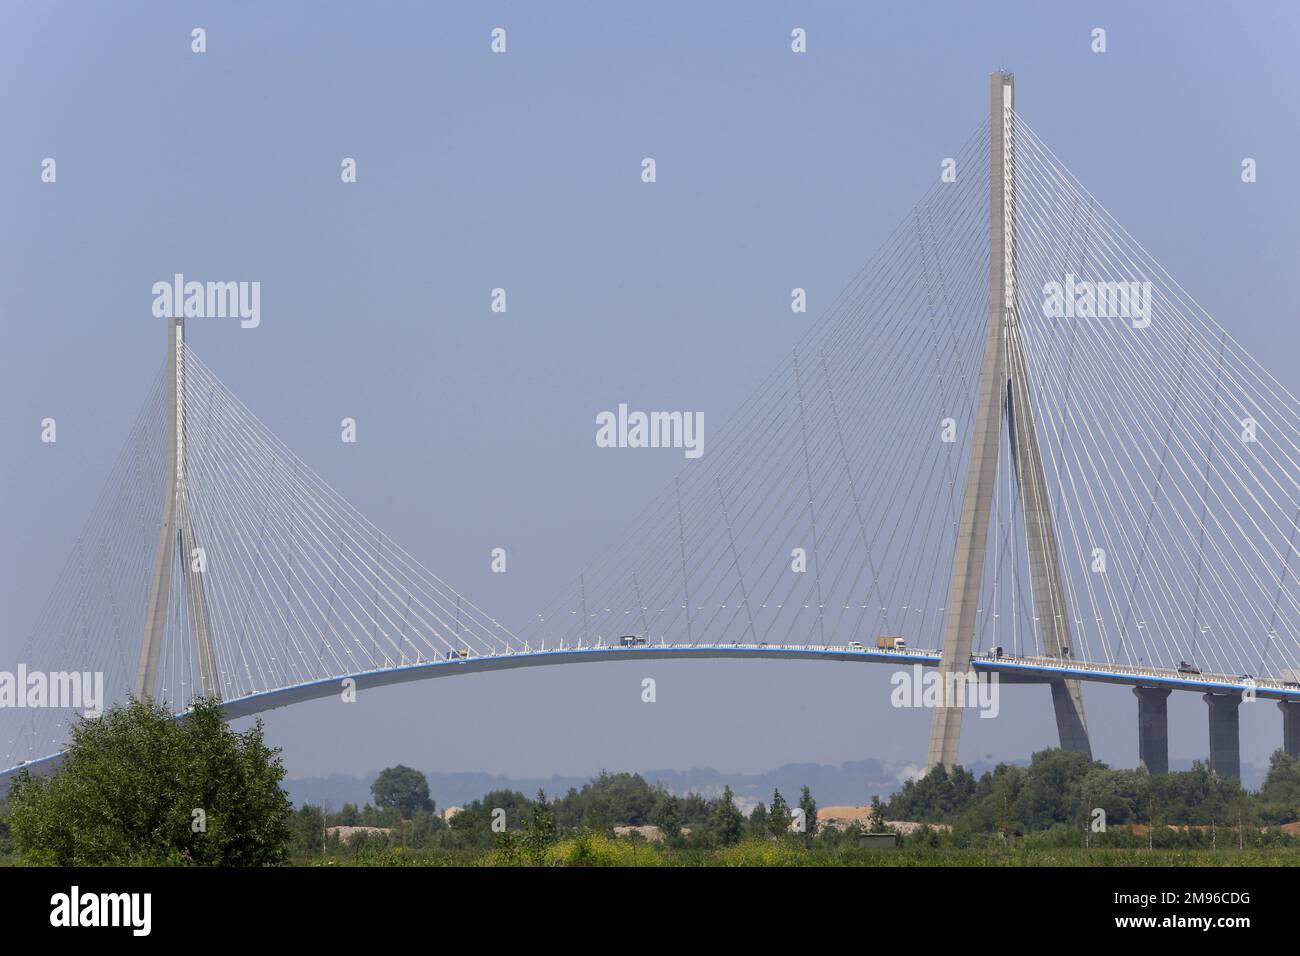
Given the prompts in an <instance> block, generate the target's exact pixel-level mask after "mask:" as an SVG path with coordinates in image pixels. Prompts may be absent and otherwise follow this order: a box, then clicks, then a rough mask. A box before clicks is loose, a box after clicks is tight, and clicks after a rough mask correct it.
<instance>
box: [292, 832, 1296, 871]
mask: <svg viewBox="0 0 1300 956" xmlns="http://www.w3.org/2000/svg"><path fill="white" fill-rule="evenodd" d="M294 862H295V863H296V864H298V865H305V866H867V867H894V866H1096V867H1101V866H1114V867H1123V866H1169V867H1184V866H1268V867H1273V866H1300V848H1279V849H1251V848H1248V849H1245V850H1238V849H1236V848H1222V849H1216V850H1208V849H1199V850H1159V849H1158V850H1148V849H1084V848H1082V847H1079V848H1048V847H1012V848H1006V849H944V848H940V849H935V848H930V847H900V848H898V849H894V850H859V849H856V848H841V849H835V850H821V849H814V850H808V849H804V848H803V847H799V846H790V845H782V844H779V843H774V842H766V841H764V842H760V841H746V842H743V843H740V844H738V845H736V846H732V847H725V848H722V849H717V850H690V849H688V850H674V849H658V848H656V847H653V846H649V845H647V844H644V843H631V842H629V841H626V840H616V839H610V838H608V837H604V836H598V835H593V836H589V837H585V838H582V837H580V838H575V839H569V840H563V841H561V842H559V843H557V844H555V845H553V846H550V847H547V848H546V850H545V852H544V855H543V856H542V858H541V859H536V858H532V859H523V858H520V857H519V856H517V855H513V854H505V853H501V852H499V851H494V850H488V851H471V850H413V849H407V848H404V847H397V848H383V849H373V850H362V851H360V852H357V853H349V852H346V851H345V852H342V853H335V854H328V855H325V856H314V857H307V858H299V859H296V860H295V861H294Z"/></svg>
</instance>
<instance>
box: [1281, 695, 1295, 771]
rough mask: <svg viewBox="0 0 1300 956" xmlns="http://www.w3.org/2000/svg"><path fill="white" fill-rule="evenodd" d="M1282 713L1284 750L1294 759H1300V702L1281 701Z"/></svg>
mask: <svg viewBox="0 0 1300 956" xmlns="http://www.w3.org/2000/svg"><path fill="white" fill-rule="evenodd" d="M1277 709H1278V710H1280V711H1282V750H1283V752H1284V753H1288V754H1290V755H1291V756H1292V757H1300V700H1279V701H1278V702H1277Z"/></svg>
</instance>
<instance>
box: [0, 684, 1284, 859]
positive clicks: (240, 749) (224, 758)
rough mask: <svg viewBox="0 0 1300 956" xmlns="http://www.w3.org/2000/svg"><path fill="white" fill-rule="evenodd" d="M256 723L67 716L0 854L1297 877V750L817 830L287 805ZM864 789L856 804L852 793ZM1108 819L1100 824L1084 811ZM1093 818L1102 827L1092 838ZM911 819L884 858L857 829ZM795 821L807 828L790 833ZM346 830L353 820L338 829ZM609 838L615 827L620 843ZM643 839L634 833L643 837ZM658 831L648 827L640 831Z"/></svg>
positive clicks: (625, 780) (590, 797)
mask: <svg viewBox="0 0 1300 956" xmlns="http://www.w3.org/2000/svg"><path fill="white" fill-rule="evenodd" d="M283 776H284V769H283V767H282V766H281V762H280V758H279V755H278V751H276V750H272V749H269V748H267V747H266V746H265V745H264V743H263V741H262V727H261V724H260V722H259V723H258V724H257V725H256V726H254V728H253V729H252V730H249V731H247V732H245V733H243V734H235V733H232V732H231V731H230V729H229V728H228V727H227V726H226V724H225V723H224V722H223V720H222V713H221V707H220V705H219V704H218V703H216V702H209V701H199V702H197V703H196V705H195V708H194V710H193V713H192V714H191V715H190V716H188V717H187V718H186V719H184V720H175V719H173V718H172V717H171V716H170V715H169V714H168V712H167V710H166V708H165V707H162V706H156V705H152V704H143V703H138V702H132V703H131V704H129V705H128V706H124V707H119V708H114V709H113V710H111V711H109V712H108V713H107V714H106V715H104V717H102V718H99V719H84V720H81V721H80V722H79V723H78V724H77V726H76V727H75V728H74V730H73V743H72V746H71V748H70V749H69V751H68V754H67V757H66V760H65V761H64V763H63V765H62V767H61V768H60V769H59V770H58V771H57V772H56V773H54V774H53V775H52V776H50V777H44V778H42V777H33V776H30V775H28V774H27V773H26V772H23V773H20V774H19V775H18V776H17V777H15V778H14V783H13V787H12V789H11V791H10V794H9V796H8V799H7V800H6V801H4V802H0V860H8V861H10V862H18V863H28V864H58V865H91V866H94V865H116V864H147V865H175V864H191V865H196V864H198V865H202V864H208V865H237V866H238V865H266V864H279V863H285V862H293V863H297V864H306V865H345V866H352V865H385V866H396V865H420V866H955V865H980V866H1000V865H1015V866H1053V865H1063V866H1079V865H1100V866H1124V865H1134V864H1143V865H1218V864H1232V865H1260V866H1264V865H1300V833H1297V832H1295V831H1296V829H1297V828H1295V827H1286V829H1283V827H1284V825H1287V824H1293V823H1296V822H1297V820H1298V819H1300V758H1296V757H1290V756H1287V755H1285V754H1283V753H1282V752H1280V751H1279V752H1277V753H1275V754H1274V755H1273V757H1272V761H1271V763H1270V767H1269V772H1268V776H1267V779H1266V780H1265V782H1264V785H1263V786H1262V787H1261V788H1260V790H1259V792H1257V793H1250V792H1247V791H1246V790H1244V789H1243V788H1242V787H1241V786H1240V784H1239V783H1238V782H1237V781H1235V780H1225V779H1222V778H1220V777H1218V776H1217V775H1215V774H1214V773H1212V772H1211V771H1210V770H1209V769H1207V768H1206V767H1204V766H1202V765H1199V764H1198V765H1195V766H1193V768H1192V769H1191V770H1190V771H1186V772H1182V773H1171V774H1161V775H1158V776H1152V775H1150V774H1148V773H1146V772H1145V771H1143V770H1136V771H1135V770H1112V769H1110V768H1109V767H1107V766H1106V765H1105V764H1103V763H1099V762H1095V761H1089V760H1087V759H1086V758H1084V757H1083V756H1081V755H1079V754H1073V753H1066V752H1064V751H1060V750H1048V751H1043V752H1042V753H1038V754H1034V756H1033V758H1032V760H1031V762H1030V764H1029V765H1028V766H1027V767H1022V766H1016V765H1008V764H1001V765H999V766H997V767H996V768H995V769H994V770H992V771H991V772H989V773H985V774H984V775H983V776H981V777H979V778H976V777H975V776H974V775H972V774H970V773H968V772H967V771H965V770H964V769H962V768H960V767H958V768H955V769H954V770H953V771H952V772H951V773H949V772H946V771H945V770H943V769H942V768H938V769H936V770H934V771H933V772H931V773H930V774H928V775H927V776H925V777H924V778H922V779H919V780H915V781H909V782H908V783H906V784H905V785H904V786H903V787H902V789H901V790H900V791H899V792H897V793H896V794H894V795H893V796H892V797H891V798H890V799H889V800H888V801H884V800H881V799H880V797H879V796H876V797H873V798H872V800H871V810H870V813H869V814H868V815H867V818H866V820H865V822H863V823H852V824H850V825H848V826H846V827H840V826H827V825H825V824H823V825H821V826H819V825H818V821H817V804H816V801H815V800H814V799H813V796H812V794H811V792H810V791H809V788H808V787H803V788H802V790H801V793H800V795H799V800H798V804H797V808H796V807H792V806H791V803H790V801H789V799H787V797H786V796H785V795H783V794H782V793H781V792H780V791H779V790H776V791H774V792H773V793H772V798H771V801H770V803H768V804H767V805H764V804H762V803H760V804H758V805H757V806H756V807H754V808H753V810H752V812H751V813H750V814H749V816H748V817H746V816H745V815H744V814H743V813H742V812H741V810H740V808H739V807H737V805H736V799H735V795H734V794H733V793H732V791H731V788H730V787H724V789H723V791H722V793H721V794H718V795H717V796H714V797H705V796H703V795H700V794H689V795H686V796H678V795H675V794H672V793H670V792H668V791H667V790H666V789H665V788H664V787H662V786H661V785H654V784H650V783H647V782H646V781H645V780H644V779H643V778H642V777H640V776H639V775H637V774H628V773H608V772H602V773H601V774H600V776H598V777H597V778H595V779H594V780H591V781H590V782H589V783H587V784H585V785H584V786H583V787H581V788H574V789H570V790H569V791H568V792H567V793H565V794H564V795H562V796H559V797H556V798H550V797H548V796H547V794H546V793H544V792H542V791H538V793H537V794H536V795H535V796H534V797H532V798H529V797H527V796H525V795H524V794H522V793H519V792H516V791H512V790H497V791H492V792H490V793H487V794H484V795H483V797H481V798H480V799H478V800H474V801H472V802H471V803H469V804H468V805H467V806H465V807H464V808H463V809H461V810H460V811H459V812H457V813H455V814H454V815H451V816H450V817H449V818H448V819H447V820H444V819H443V817H442V816H440V815H439V814H438V813H437V812H436V810H437V808H436V806H435V804H434V801H433V799H432V798H431V796H430V793H429V785H428V781H427V780H426V779H425V777H424V775H423V774H422V773H420V772H419V771H417V770H414V769H412V768H410V767H406V766H402V765H398V766H396V767H390V768H388V769H386V770H384V771H383V772H382V773H380V774H379V775H378V777H377V778H376V779H375V781H374V783H373V784H372V786H371V796H372V800H373V803H371V804H366V805H365V806H363V807H357V806H355V805H354V804H345V805H344V806H343V808H342V809H341V810H339V811H338V812H337V813H327V812H325V811H324V810H323V809H322V808H320V807H314V806H310V805H307V806H302V807H299V808H297V809H296V810H295V809H293V808H292V807H291V806H290V804H289V801H288V799H287V798H286V797H285V795H284V792H283V791H282V790H281V789H280V782H281V780H282V778H283ZM864 796H865V795H864ZM1099 810H1100V811H1102V813H1098V811H1099ZM1103 814H1104V823H1105V826H1104V827H1103V826H1099V822H1100V820H1101V818H1102V816H1103ZM892 821H910V822H912V823H916V824H920V826H917V827H915V828H913V829H911V830H910V831H909V832H905V833H902V834H901V835H900V838H899V845H898V847H897V848H896V849H878V848H877V849H869V850H868V849H863V848H860V847H859V846H858V837H859V834H861V833H864V832H872V831H876V832H881V831H885V830H889V829H890V823H891V822H892ZM801 823H802V829H801V826H800V824H801ZM341 827H360V828H362V829H361V830H345V831H342V832H340V830H339V829H338V828H341ZM616 828H618V829H617V831H616ZM647 828H648V829H647ZM653 828H657V829H653Z"/></svg>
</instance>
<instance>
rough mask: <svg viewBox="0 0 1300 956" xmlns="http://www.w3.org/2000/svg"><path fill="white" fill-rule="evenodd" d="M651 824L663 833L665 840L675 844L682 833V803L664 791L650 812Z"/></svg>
mask: <svg viewBox="0 0 1300 956" xmlns="http://www.w3.org/2000/svg"><path fill="white" fill-rule="evenodd" d="M650 822H651V823H652V824H654V825H655V826H657V827H658V828H659V829H660V830H661V831H662V832H663V835H664V839H665V840H668V841H669V842H670V843H675V842H676V841H677V840H678V838H679V837H680V836H681V833H682V811H681V801H679V800H678V799H677V797H675V796H673V795H672V794H671V793H669V792H667V791H666V790H665V791H663V792H662V793H661V794H660V796H659V799H658V800H657V801H656V802H655V805H654V809H653V810H651V811H650Z"/></svg>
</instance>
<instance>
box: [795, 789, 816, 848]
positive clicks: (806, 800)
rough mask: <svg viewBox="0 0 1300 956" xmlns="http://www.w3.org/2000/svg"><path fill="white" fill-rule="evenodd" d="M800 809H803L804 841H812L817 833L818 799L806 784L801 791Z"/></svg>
mask: <svg viewBox="0 0 1300 956" xmlns="http://www.w3.org/2000/svg"><path fill="white" fill-rule="evenodd" d="M799 809H801V810H803V825H804V842H806V843H811V842H812V838H813V837H815V836H816V835H817V801H816V800H814V799H813V797H812V791H811V790H809V789H808V788H807V787H806V786H805V787H804V788H803V789H802V790H801V791H800V792H799Z"/></svg>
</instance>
